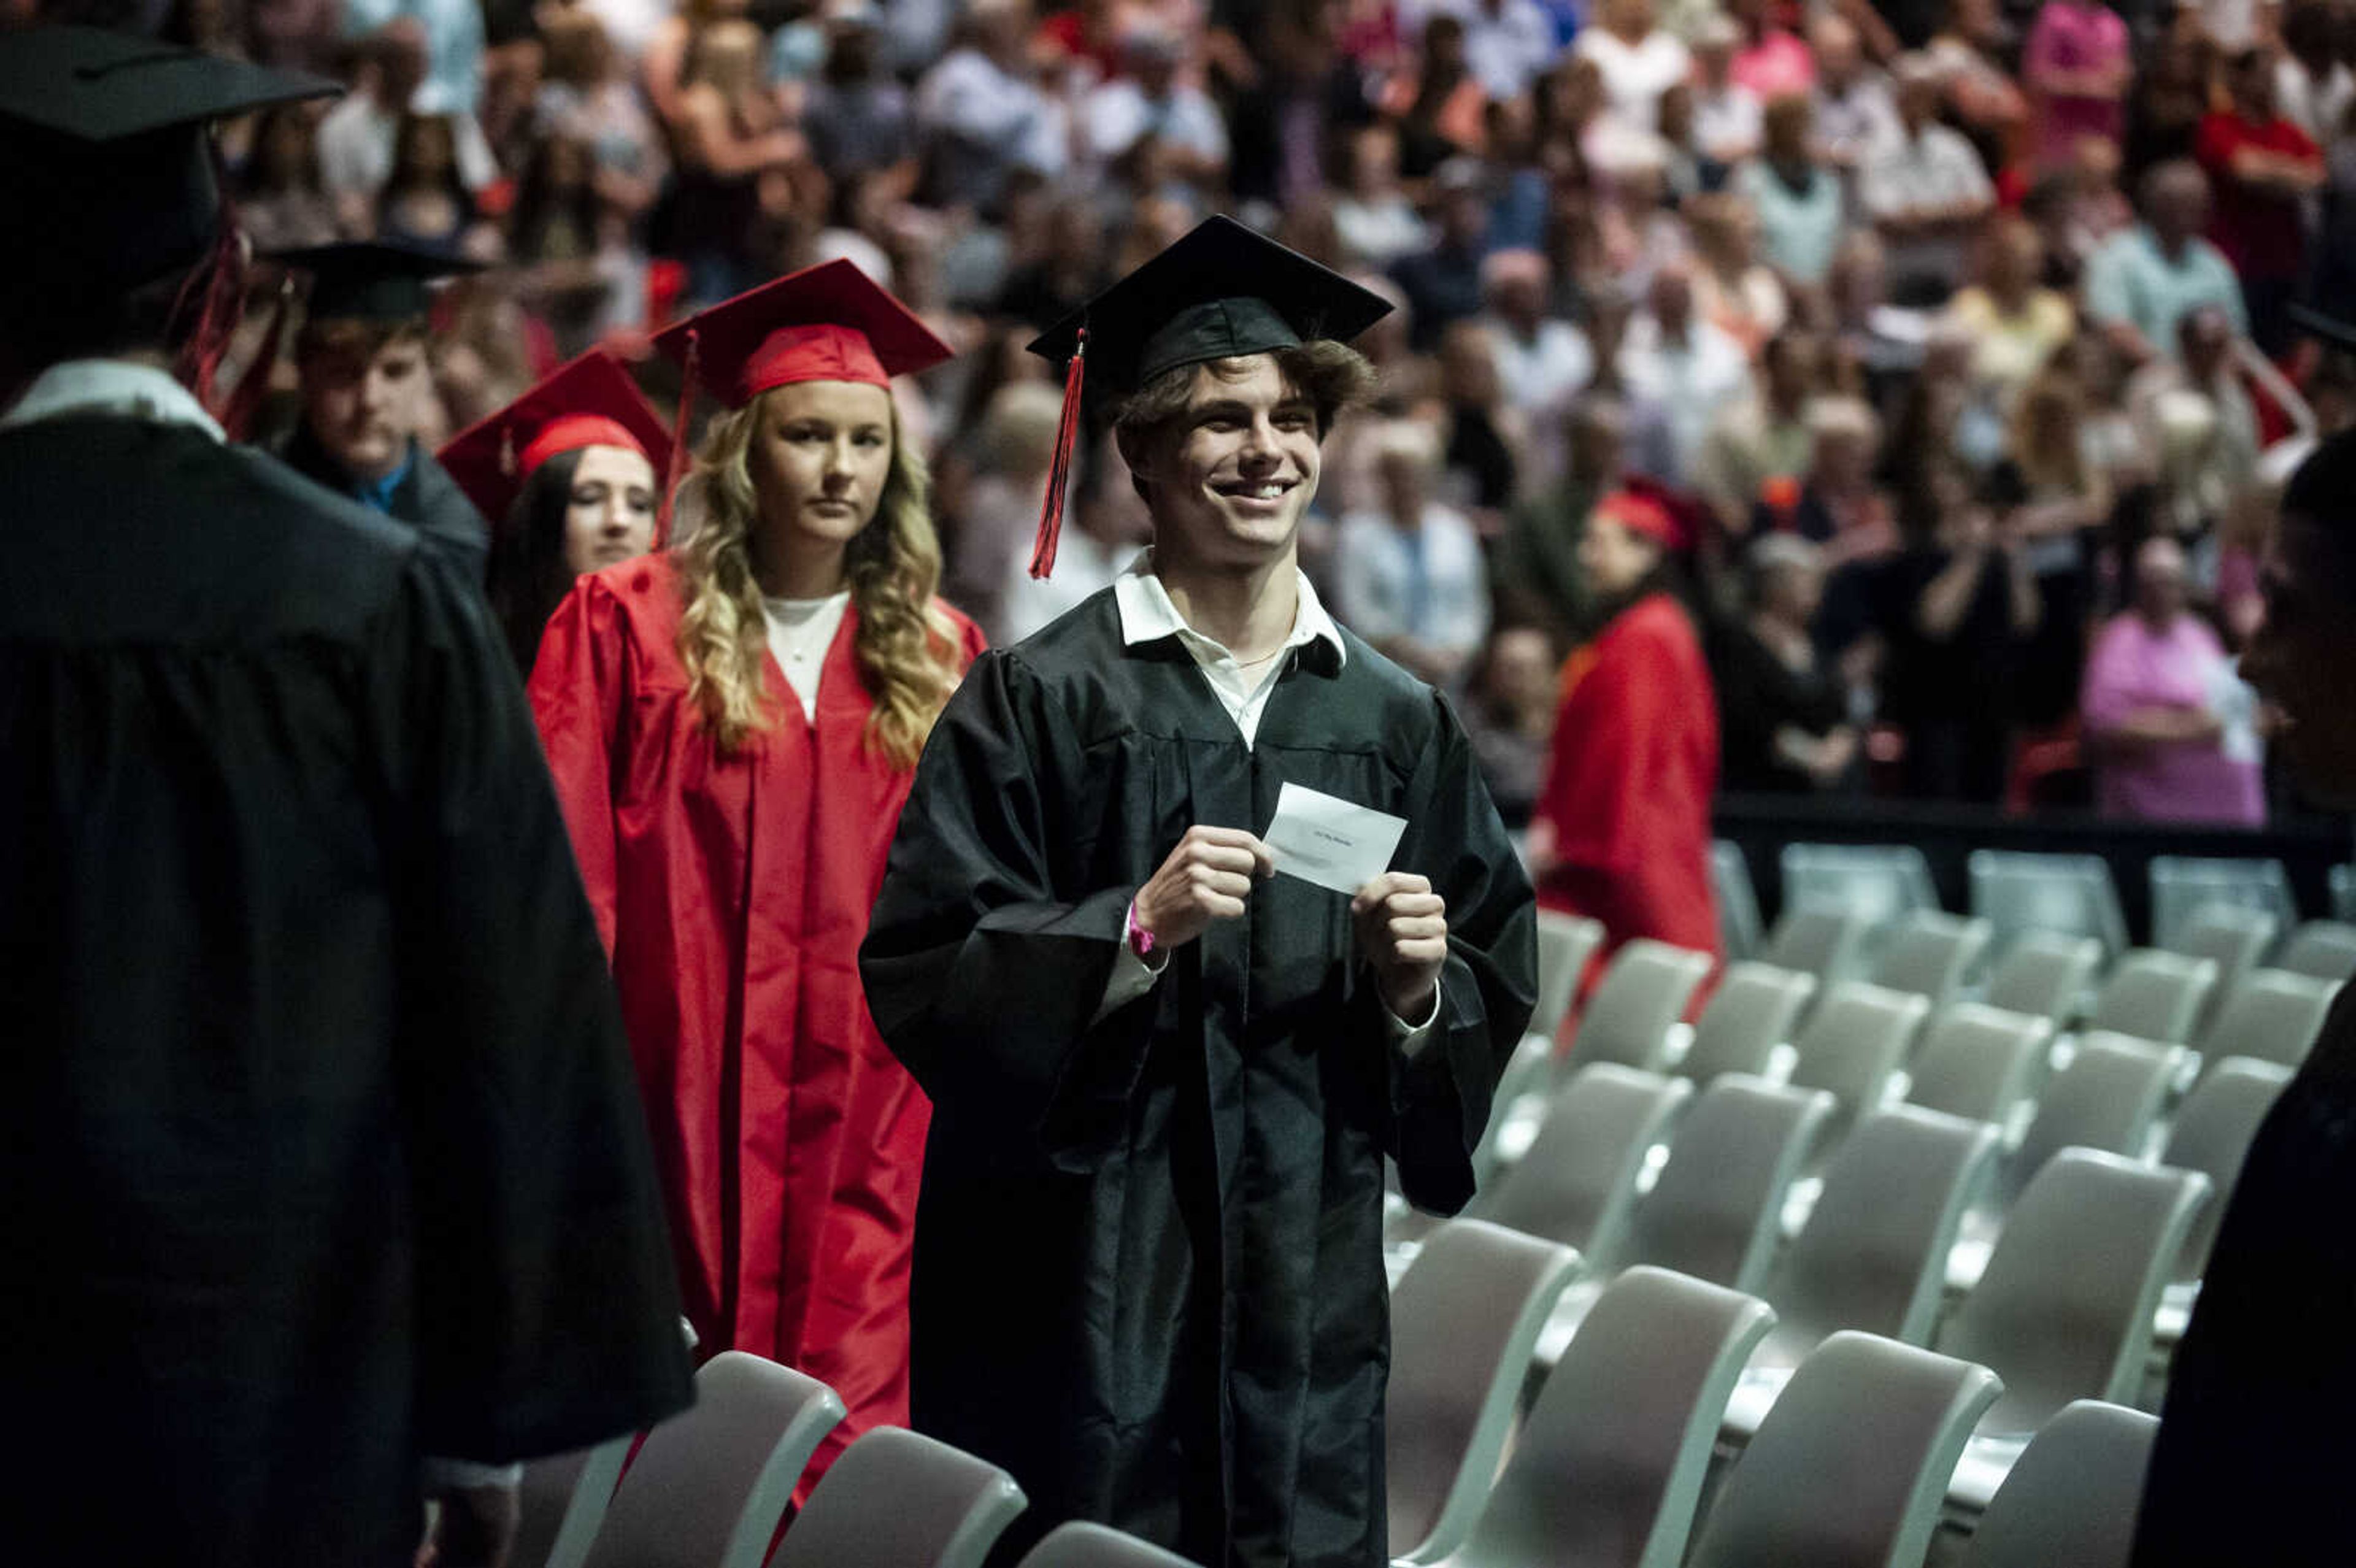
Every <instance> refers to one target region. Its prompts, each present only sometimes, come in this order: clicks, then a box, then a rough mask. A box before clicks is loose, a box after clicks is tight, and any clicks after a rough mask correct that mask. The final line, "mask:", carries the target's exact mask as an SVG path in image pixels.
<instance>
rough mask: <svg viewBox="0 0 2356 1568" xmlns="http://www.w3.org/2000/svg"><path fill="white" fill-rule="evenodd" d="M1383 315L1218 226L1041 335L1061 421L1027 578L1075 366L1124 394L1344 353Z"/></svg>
mask: <svg viewBox="0 0 2356 1568" xmlns="http://www.w3.org/2000/svg"><path fill="white" fill-rule="evenodd" d="M1390 310H1391V307H1390V302H1389V301H1387V300H1386V299H1384V298H1383V297H1382V296H1381V295H1380V294H1377V293H1374V292H1373V291H1372V290H1370V289H1364V288H1360V287H1359V286H1358V285H1357V284H1356V283H1352V282H1351V281H1350V280H1349V279H1347V278H1345V277H1344V276H1343V275H1342V274H1341V273H1339V272H1334V271H1333V269H1332V268H1330V267H1324V266H1321V265H1319V264H1318V263H1317V262H1315V261H1311V260H1310V259H1309V258H1308V257H1306V256H1304V255H1302V254H1301V253H1300V252H1299V251H1292V250H1289V249H1287V248H1286V247H1284V246H1282V245H1280V244H1278V243H1277V242H1276V241H1275V240H1270V239H1268V238H1266V237H1264V236H1262V235H1260V234H1258V233H1255V232H1254V231H1253V230H1251V229H1247V228H1245V227H1244V226H1243V225H1242V224H1240V223H1237V221H1236V220H1235V219H1232V218H1227V217H1225V216H1220V217H1215V218H1209V219H1205V220H1204V221H1203V222H1201V223H1199V224H1197V225H1195V226H1194V229H1192V230H1190V231H1189V232H1188V233H1187V234H1186V235H1185V237H1184V238H1183V239H1181V240H1178V241H1177V242H1176V243H1175V244H1173V245H1172V246H1171V247H1170V248H1169V249H1168V250H1166V251H1162V253H1161V254H1160V255H1158V256H1155V257H1154V258H1153V259H1152V260H1151V261H1147V262H1146V263H1145V264H1144V265H1143V266H1141V267H1140V268H1138V269H1137V271H1135V272H1131V273H1130V274H1129V276H1127V277H1125V278H1123V279H1121V280H1120V281H1119V283H1115V284H1113V285H1112V286H1111V287H1110V288H1108V289H1107V290H1105V291H1104V293H1100V294H1098V295H1097V297H1096V298H1094V299H1092V300H1090V301H1088V303H1087V304H1084V305H1082V306H1081V307H1080V308H1079V309H1078V310H1076V311H1074V312H1073V313H1072V314H1071V315H1067V316H1066V317H1065V318H1064V319H1063V320H1061V321H1059V322H1057V323H1056V324H1055V325H1053V326H1051V327H1049V328H1048V329H1047V330H1046V331H1045V332H1044V333H1043V334H1041V335H1040V336H1039V337H1038V338H1037V339H1035V340H1034V341H1033V343H1032V344H1031V346H1030V347H1031V352H1032V353H1033V354H1036V355H1039V356H1040V357H1043V358H1044V359H1047V360H1049V361H1052V362H1055V363H1057V364H1062V365H1065V366H1066V378H1065V382H1064V422H1063V429H1062V431H1061V432H1059V434H1058V437H1057V440H1056V443H1055V465H1054V467H1053V468H1052V469H1051V470H1050V472H1049V475H1048V479H1047V501H1046V506H1045V507H1044V509H1043V510H1042V512H1041V514H1040V518H1039V542H1038V546H1037V548H1036V549H1035V550H1034V551H1033V555H1032V558H1031V575H1032V576H1033V577H1044V576H1046V575H1047V574H1048V573H1049V572H1050V571H1054V570H1055V537H1056V535H1057V533H1058V532H1059V531H1060V529H1061V527H1062V523H1063V515H1064V490H1065V488H1066V482H1067V481H1068V479H1069V477H1070V472H1071V452H1072V443H1073V442H1074V441H1075V440H1076V438H1077V435H1078V430H1079V411H1080V386H1081V377H1082V368H1083V364H1084V362H1085V363H1087V364H1091V365H1093V367H1094V368H1095V370H1096V374H1097V379H1098V385H1100V386H1105V387H1108V388H1109V389H1111V390H1112V391H1113V392H1114V393H1115V394H1117V395H1119V394H1126V393H1130V392H1133V391H1135V390H1137V389H1139V388H1141V387H1142V386H1144V385H1145V384H1146V383H1148V382H1150V381H1151V380H1152V379H1154V378H1155V377H1156V376H1159V375H1161V374H1162V372H1163V371H1165V370H1174V369H1176V368H1179V367H1180V366H1182V365H1200V364H1202V363H1203V362H1205V360H1210V359H1233V358H1239V357H1243V356H1245V355H1248V354H1265V353H1267V352H1268V351H1269V350H1270V349H1272V348H1291V347H1298V346H1299V345H1301V344H1303V343H1307V342H1310V341H1312V339H1316V338H1331V339H1333V340H1334V341H1336V342H1344V343H1345V342H1347V341H1349V340H1350V339H1351V338H1353V337H1355V336H1358V334H1360V333H1362V332H1364V331H1365V330H1366V328H1368V327H1370V326H1372V325H1374V324H1375V323H1376V322H1378V321H1380V320H1381V319H1382V318H1383V317H1384V316H1386V315H1389V314H1390Z"/></svg>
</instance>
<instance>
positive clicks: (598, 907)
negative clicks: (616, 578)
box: [530, 577, 628, 955]
mask: <svg viewBox="0 0 2356 1568" xmlns="http://www.w3.org/2000/svg"><path fill="white" fill-rule="evenodd" d="M622 621H623V614H622V611H621V607H620V606H619V605H618V604H617V603H616V602H615V599H614V596H613V593H612V592H611V591H610V590H608V589H606V588H605V586H604V585H603V584H602V583H599V582H597V581H594V579H591V578H587V577H584V578H583V579H581V581H579V582H578V583H576V584H575V585H574V587H573V591H572V592H570V593H568V594H566V595H565V596H564V602H563V603H561V604H559V605H558V606H557V608H556V613H555V614H554V615H553V616H552V617H550V619H549V623H548V629H547V631H546V632H544V633H543V634H541V639H540V656H539V657H538V658H536V659H535V660H533V662H532V667H531V683H530V697H531V711H532V718H533V719H534V720H535V721H536V722H537V723H538V724H539V726H540V741H541V749H542V750H543V751H544V752H546V753H547V758H548V772H549V776H550V777H551V778H552V779H553V780H554V781H555V784H556V798H557V800H558V802H559V803H560V804H561V805H562V807H563V810H564V821H565V824H566V826H567V827H570V828H571V829H572V834H573V859H574V861H575V862H576V864H577V865H578V866H579V869H580V872H581V884H582V888H583V890H584V891H586V892H587V893H588V895H589V908H590V910H591V912H593V913H594V915H595V917H596V921H597V935H598V937H599V939H600V940H602V941H603V942H604V943H605V951H606V953H607V955H611V954H612V953H613V951H614V922H615V899H616V893H615V859H616V855H615V848H614V786H613V777H614V763H613V757H614V751H615V746H616V740H617V737H618V736H619V734H620V731H621V726H622V720H621V715H622V713H623V712H624V711H625V709H626V704H627V701H628V693H627V691H626V686H627V684H628V677H627V675H626V659H627V655H626V650H625V648H624V646H623V641H624V636H625V634H626V630H627V628H626V626H624V625H623V624H621V623H622Z"/></svg>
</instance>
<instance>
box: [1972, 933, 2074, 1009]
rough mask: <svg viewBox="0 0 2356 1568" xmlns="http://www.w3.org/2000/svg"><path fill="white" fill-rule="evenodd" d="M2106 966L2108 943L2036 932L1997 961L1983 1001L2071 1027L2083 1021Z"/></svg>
mask: <svg viewBox="0 0 2356 1568" xmlns="http://www.w3.org/2000/svg"><path fill="white" fill-rule="evenodd" d="M2102 962H2103V944H2101V943H2099V942H2097V941H2095V940H2094V938H2093V937H2091V936H2057V935H2055V934H2053V933H2051V932H2031V933H2028V934H2027V935H2025V936H2023V937H2021V938H2020V940H2019V941H2018V942H2016V943H2014V944H2013V945H2012V947H2011V949H2010V950H2009V951H2008V952H2007V953H2006V954H2005V955H2004V956H2003V957H2002V958H1999V959H1997V965H1996V967H1995V968H1994V969H1993V970H1991V971H1990V972H1989V974H1988V983H1987V994H1986V995H1985V996H1983V997H1981V998H1980V999H1981V1000H1982V1001H1985V1002H1986V1003H1987V1005H1988V1006H1990V1007H1992V1008H2004V1009H2005V1010H2006V1011H2007V1012H2014V1013H2027V1014H2029V1016H2030V1017H2032V1018H2040V1019H2051V1020H2052V1021H2053V1022H2054V1023H2056V1024H2067V1023H2069V1022H2070V1020H2071V1019H2074V1018H2076V1017H2077V1015H2078V1004H2079V1003H2080V1002H2081V1001H2083V999H2084V997H2085V995H2086V987H2088V986H2090V985H2092V984H2093V983H2094V971H2095V970H2096V969H2098V968H2100V967H2101V966H2102Z"/></svg>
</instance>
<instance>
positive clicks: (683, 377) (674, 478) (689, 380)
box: [655, 327, 701, 549]
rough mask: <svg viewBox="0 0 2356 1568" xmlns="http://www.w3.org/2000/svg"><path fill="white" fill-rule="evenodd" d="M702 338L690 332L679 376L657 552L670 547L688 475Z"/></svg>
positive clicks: (657, 527)
mask: <svg viewBox="0 0 2356 1568" xmlns="http://www.w3.org/2000/svg"><path fill="white" fill-rule="evenodd" d="M700 339H701V334H700V333H698V332H697V331H696V329H695V328H694V327H689V328H688V329H687V353H686V354H685V355H684V356H682V357H681V358H682V362H681V364H680V373H679V412H678V413H676V414H674V415H673V416H671V426H670V462H669V464H668V465H667V467H666V472H665V473H664V475H663V488H662V506H661V507H660V508H659V509H658V510H657V511H656V513H655V549H662V548H663V547H664V546H666V545H668V544H669V543H670V519H671V509H672V507H674V506H675V505H676V504H677V503H676V497H677V496H678V495H679V485H680V480H681V479H683V478H685V477H686V475H687V426H688V421H690V420H691V419H693V418H694V417H695V362H696V360H697V359H698V358H699V357H701V355H700V353H699V344H700Z"/></svg>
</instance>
